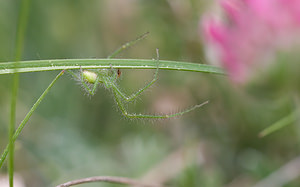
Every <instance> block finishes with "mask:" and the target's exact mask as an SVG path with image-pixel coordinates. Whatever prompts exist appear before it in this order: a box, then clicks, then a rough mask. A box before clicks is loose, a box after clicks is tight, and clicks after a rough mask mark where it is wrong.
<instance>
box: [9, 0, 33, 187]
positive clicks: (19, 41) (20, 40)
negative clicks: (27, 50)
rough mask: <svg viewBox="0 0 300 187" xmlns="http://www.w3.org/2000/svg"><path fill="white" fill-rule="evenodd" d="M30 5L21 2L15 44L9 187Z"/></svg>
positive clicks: (11, 185) (12, 175)
mask: <svg viewBox="0 0 300 187" xmlns="http://www.w3.org/2000/svg"><path fill="white" fill-rule="evenodd" d="M29 5H30V0H24V1H21V7H20V13H19V18H18V25H17V36H16V44H15V62H13V66H14V74H13V79H12V90H11V93H12V95H11V106H10V124H9V132H8V133H9V147H8V149H9V161H8V176H9V186H10V187H13V186H14V183H13V182H14V141H13V135H14V132H15V124H16V105H17V95H18V88H19V74H18V73H16V72H17V69H18V65H19V63H20V62H19V61H20V60H21V57H22V52H23V47H24V38H25V30H26V27H27V21H28V15H29Z"/></svg>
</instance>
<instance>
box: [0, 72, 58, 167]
mask: <svg viewBox="0 0 300 187" xmlns="http://www.w3.org/2000/svg"><path fill="white" fill-rule="evenodd" d="M63 74H64V71H62V72H60V73H59V74H58V75H57V76H56V77H55V79H54V80H53V81H52V82H51V83H50V85H49V86H48V88H47V89H46V90H45V91H44V92H43V94H42V95H41V96H40V97H39V98H38V100H37V101H36V102H35V103H34V105H33V106H32V108H31V109H30V111H29V112H28V113H27V115H26V116H25V118H24V119H23V121H22V122H21V123H20V125H19V127H18V128H17V130H16V132H15V133H14V135H13V138H12V140H11V141H10V142H9V144H8V145H7V146H6V148H5V150H4V151H3V153H2V156H1V158H0V168H1V167H2V165H3V163H4V161H5V158H6V156H7V154H8V152H9V149H10V145H11V144H13V143H14V142H15V141H16V139H17V138H18V136H19V135H20V133H21V131H22V129H23V128H24V126H25V125H26V123H27V122H28V120H29V118H30V117H31V115H32V114H33V112H34V111H35V110H36V108H37V107H38V106H39V104H40V103H41V102H42V100H43V99H44V98H45V96H46V95H47V93H48V92H49V90H50V89H51V88H52V86H53V85H54V84H55V82H56V81H57V80H58V78H59V77H61V76H62V75H63Z"/></svg>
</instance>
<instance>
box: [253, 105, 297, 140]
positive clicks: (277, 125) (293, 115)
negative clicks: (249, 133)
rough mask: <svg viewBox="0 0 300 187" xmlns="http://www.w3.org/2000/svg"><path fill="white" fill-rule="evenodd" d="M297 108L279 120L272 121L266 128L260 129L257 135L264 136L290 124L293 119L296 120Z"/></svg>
mask: <svg viewBox="0 0 300 187" xmlns="http://www.w3.org/2000/svg"><path fill="white" fill-rule="evenodd" d="M298 112H299V111H298V110H296V111H294V112H292V113H291V114H289V115H287V116H286V117H284V118H282V119H280V120H279V121H277V122H275V123H273V124H272V125H270V126H269V127H267V128H266V129H264V130H263V131H261V132H260V133H259V135H258V136H259V137H261V138H262V137H265V136H267V135H269V134H271V133H273V132H275V131H278V130H279V129H281V128H283V127H285V126H287V125H290V124H292V123H293V122H294V121H296V120H297V118H298Z"/></svg>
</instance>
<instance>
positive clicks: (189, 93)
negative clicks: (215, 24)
mask: <svg viewBox="0 0 300 187" xmlns="http://www.w3.org/2000/svg"><path fill="white" fill-rule="evenodd" d="M19 5H20V3H19V1H10V0H1V1H0V41H1V42H0V61H1V62H7V61H13V59H14V42H15V35H16V27H17V25H16V23H17V18H18V13H19ZM216 7H219V5H217V4H214V5H213V4H212V3H209V2H208V1H205V0H163V1H162V0H152V1H147V0H101V1H99V0H90V1H86V0H64V1H62V0H52V1H45V0H42V1H41V0H40V1H37V0H31V4H30V16H29V20H28V27H27V31H26V36H25V45H24V52H23V57H22V59H23V60H38V59H61V58H105V57H107V56H108V55H110V54H111V53H112V52H113V51H114V50H115V49H117V48H118V47H120V46H121V45H122V44H123V43H125V42H128V41H131V40H134V39H135V38H137V37H138V36H140V35H141V34H143V33H145V32H148V31H149V32H150V35H149V36H148V37H147V38H146V39H145V40H143V41H141V42H139V43H138V44H136V45H135V46H132V47H131V48H129V49H128V50H126V51H124V52H122V53H121V54H120V55H119V56H118V57H117V58H134V59H135V58H141V59H152V58H155V57H156V54H155V49H156V48H159V51H160V58H161V59H165V60H176V61H189V62H194V63H204V64H210V59H209V58H206V57H207V55H206V54H205V53H206V51H207V45H206V42H205V39H204V36H203V35H202V32H201V28H199V27H201V23H200V22H201V19H202V18H203V16H204V15H206V14H207V13H208V12H209V13H212V14H214V13H217V12H218V11H219V10H216V9H220V7H219V8H216ZM199 25H200V26H199ZM297 49H299V48H297V47H293V48H292V49H289V50H282V51H276V53H275V54H274V55H273V56H272V57H273V58H272V65H270V66H268V68H267V69H266V70H265V71H264V72H263V73H261V74H258V75H257V76H256V77H255V78H254V79H253V80H252V81H251V82H250V81H249V82H247V83H244V84H243V85H237V84H235V83H233V82H232V81H230V80H229V79H228V77H226V76H217V75H209V74H202V73H195V72H177V71H166V70H160V71H159V80H158V82H157V83H156V84H155V85H154V86H153V87H151V88H150V89H148V90H147V91H146V93H145V94H144V95H143V96H141V97H139V99H138V100H137V101H136V102H135V103H132V104H131V105H130V106H129V111H132V112H133V113H140V112H142V113H144V112H149V113H151V112H153V113H168V112H173V111H176V110H180V109H184V108H186V107H189V106H192V105H195V104H199V103H202V102H204V101H206V100H209V101H210V103H209V104H208V105H206V106H204V107H202V108H200V109H197V110H194V111H192V112H190V113H188V114H186V115H184V116H180V117H178V118H177V119H169V120H155V121H152V120H128V119H125V118H124V117H123V116H122V115H121V112H120V111H119V110H118V107H117V106H116V104H115V102H114V100H113V96H112V94H111V93H110V92H109V91H107V90H105V89H104V88H99V89H98V91H97V94H96V95H95V96H93V97H89V96H88V95H87V94H86V93H85V92H84V90H83V89H82V88H81V86H80V84H79V83H78V82H76V81H75V80H74V79H73V78H72V77H71V76H69V75H64V76H63V78H61V79H60V80H59V81H58V82H57V83H56V85H55V86H54V87H53V88H52V90H51V91H50V93H49V94H48V95H47V96H46V98H45V100H44V101H43V102H42V103H41V105H40V106H39V107H38V109H37V110H36V111H35V112H34V114H33V116H32V117H31V119H30V121H29V122H28V124H27V125H26V127H25V128H24V130H23V132H22V134H21V136H20V138H19V139H18V140H17V141H16V152H15V161H16V163H15V171H16V175H17V176H18V180H19V181H21V183H23V186H30V187H39V186H55V185H58V184H60V183H63V182H66V181H69V180H74V179H78V178H84V177H90V176H101V175H112V176H123V177H130V178H135V179H141V180H143V181H148V182H150V183H151V182H154V183H162V184H167V185H169V186H178V187H189V186H191V187H192V186H196V187H198V186H199V187H200V186H203V187H218V186H220V187H240V186H253V185H255V184H257V185H258V186H259V184H261V183H262V182H264V181H266V180H268V181H267V182H269V183H268V184H271V186H276V185H277V186H286V187H296V186H299V185H300V178H299V177H298V176H299V175H300V171H299V169H297V167H296V169H295V168H293V167H295V166H299V163H300V161H298V160H299V159H300V158H298V157H299V153H300V147H299V145H300V134H299V132H300V131H299V130H300V129H299V119H297V118H296V119H294V120H292V122H291V123H290V125H289V126H287V127H285V128H282V129H281V130H279V131H277V132H274V133H273V134H270V135H268V136H266V137H264V138H260V137H259V133H260V132H261V131H262V130H263V129H265V128H266V127H268V126H270V125H271V124H273V123H274V122H276V121H278V120H280V119H282V118H284V117H286V116H288V115H289V114H291V113H292V112H294V111H295V110H296V109H297V107H298V106H299V90H300V84H299V83H298V80H299V78H300V77H299V76H300V75H299V68H300V66H299V63H298V59H299V57H300V55H299V53H297ZM57 73H58V72H36V73H23V74H21V75H20V90H19V93H18V102H17V121H18V122H20V121H21V120H22V119H23V118H24V116H25V115H26V113H27V112H28V111H29V109H30V108H31V106H32V105H33V103H34V102H35V101H36V99H37V98H38V97H39V96H40V95H41V93H42V92H43V90H44V89H45V88H46V87H47V86H48V84H49V83H50V82H51V81H52V79H53V78H54V77H55V75H56V74H57ZM152 75H153V71H151V70H122V77H121V79H120V82H119V84H120V86H121V87H122V89H123V90H124V92H126V93H128V94H130V93H132V92H134V91H136V90H137V89H139V88H140V87H142V86H143V85H144V84H145V83H147V81H149V80H151V79H152ZM11 77H12V76H11V75H1V76H0V106H1V107H0V148H1V150H3V149H4V147H5V146H6V144H7V140H8V137H7V131H8V123H9V111H10V108H9V106H10V90H11ZM297 159H298V160H297ZM297 164H298V165H297ZM299 167H300V166H299ZM299 167H298V168H299ZM284 169H286V170H284ZM283 171H286V172H284V173H285V174H286V173H287V177H285V175H283V174H282V173H280V172H283ZM6 172H7V168H6V165H5V166H4V167H3V168H1V170H0V174H1V175H2V176H3V175H5V174H6ZM271 174H273V175H275V179H277V180H280V182H281V183H279V182H278V181H275V184H274V181H272V178H271V179H270V175H271ZM276 176H277V177H276ZM278 176H281V177H282V178H280V177H278ZM82 186H103V187H104V186H105V187H106V186H108V187H112V186H120V185H111V184H104V183H103V184H99V183H97V184H86V185H82Z"/></svg>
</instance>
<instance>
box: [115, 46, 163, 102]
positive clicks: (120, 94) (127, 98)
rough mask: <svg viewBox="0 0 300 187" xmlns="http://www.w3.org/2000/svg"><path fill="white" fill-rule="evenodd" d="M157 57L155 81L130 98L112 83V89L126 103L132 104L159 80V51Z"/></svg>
mask: <svg viewBox="0 0 300 187" xmlns="http://www.w3.org/2000/svg"><path fill="white" fill-rule="evenodd" d="M156 55H157V60H156V70H155V73H154V76H153V79H152V80H151V81H150V82H149V83H148V84H146V85H145V86H144V87H143V88H141V89H139V90H138V91H137V92H135V93H133V94H131V95H130V96H126V94H125V93H123V92H122V91H121V90H120V89H119V87H118V86H117V85H116V84H114V83H112V85H111V87H112V89H113V90H114V91H115V92H116V93H117V94H118V95H119V96H120V97H121V98H122V99H123V100H124V101H125V102H130V101H132V100H134V99H136V98H137V97H138V96H139V95H141V94H142V93H143V92H144V91H145V90H146V89H147V88H149V87H150V86H151V85H152V84H154V83H155V82H156V81H157V79H158V70H159V52H158V49H156Z"/></svg>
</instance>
